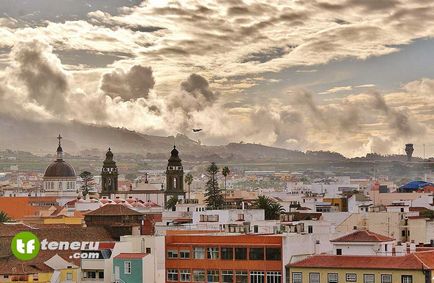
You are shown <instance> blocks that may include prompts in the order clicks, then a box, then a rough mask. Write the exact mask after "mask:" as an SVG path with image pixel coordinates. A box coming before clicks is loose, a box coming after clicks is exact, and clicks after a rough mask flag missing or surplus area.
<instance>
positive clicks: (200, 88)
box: [181, 74, 218, 103]
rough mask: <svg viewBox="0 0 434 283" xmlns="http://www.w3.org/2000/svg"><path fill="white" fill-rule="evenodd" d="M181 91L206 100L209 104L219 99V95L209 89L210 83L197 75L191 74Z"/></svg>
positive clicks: (182, 85) (182, 84)
mask: <svg viewBox="0 0 434 283" xmlns="http://www.w3.org/2000/svg"><path fill="white" fill-rule="evenodd" d="M181 89H182V90H184V91H186V92H187V93H188V94H189V95H191V96H193V97H195V98H201V97H203V98H205V100H206V101H208V102H209V103H213V102H214V101H215V100H216V99H217V95H218V94H217V93H216V92H213V91H211V90H210V88H209V84H208V81H207V80H206V79H205V78H204V77H202V76H200V75H197V74H191V75H190V76H189V77H188V79H187V80H186V81H184V82H182V83H181Z"/></svg>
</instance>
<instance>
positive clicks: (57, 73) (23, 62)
mask: <svg viewBox="0 0 434 283" xmlns="http://www.w3.org/2000/svg"><path fill="white" fill-rule="evenodd" d="M11 55H12V57H13V60H14V62H15V64H16V69H15V70H16V72H15V75H16V77H17V79H18V80H19V81H21V82H22V83H23V84H24V86H25V88H26V90H27V94H28V96H29V98H30V99H31V100H34V101H35V102H36V103H37V104H39V105H41V106H43V107H44V108H45V109H47V110H48V111H50V112H53V113H56V114H61V113H65V112H66V111H67V105H66V97H65V96H67V95H68V91H69V85H68V79H67V76H66V74H65V73H64V72H63V70H62V68H61V65H60V60H59V59H58V58H57V57H56V56H54V55H53V54H52V49H51V47H50V46H49V45H47V44H44V43H42V42H40V41H37V40H33V41H31V42H26V43H20V44H17V45H16V46H14V48H13V50H12V54H11Z"/></svg>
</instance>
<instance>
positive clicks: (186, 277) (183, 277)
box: [179, 269, 191, 282]
mask: <svg viewBox="0 0 434 283" xmlns="http://www.w3.org/2000/svg"><path fill="white" fill-rule="evenodd" d="M179 277H180V281H181V282H190V281H191V273H190V270H188V269H181V270H180V271H179Z"/></svg>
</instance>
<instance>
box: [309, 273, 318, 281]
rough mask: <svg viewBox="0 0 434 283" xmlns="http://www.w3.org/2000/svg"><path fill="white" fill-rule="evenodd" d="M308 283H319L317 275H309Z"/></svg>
mask: <svg viewBox="0 0 434 283" xmlns="http://www.w3.org/2000/svg"><path fill="white" fill-rule="evenodd" d="M309 283H320V276H319V273H316V272H311V273H309Z"/></svg>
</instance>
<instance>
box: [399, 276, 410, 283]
mask: <svg viewBox="0 0 434 283" xmlns="http://www.w3.org/2000/svg"><path fill="white" fill-rule="evenodd" d="M401 283H413V276H412V275H401Z"/></svg>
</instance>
